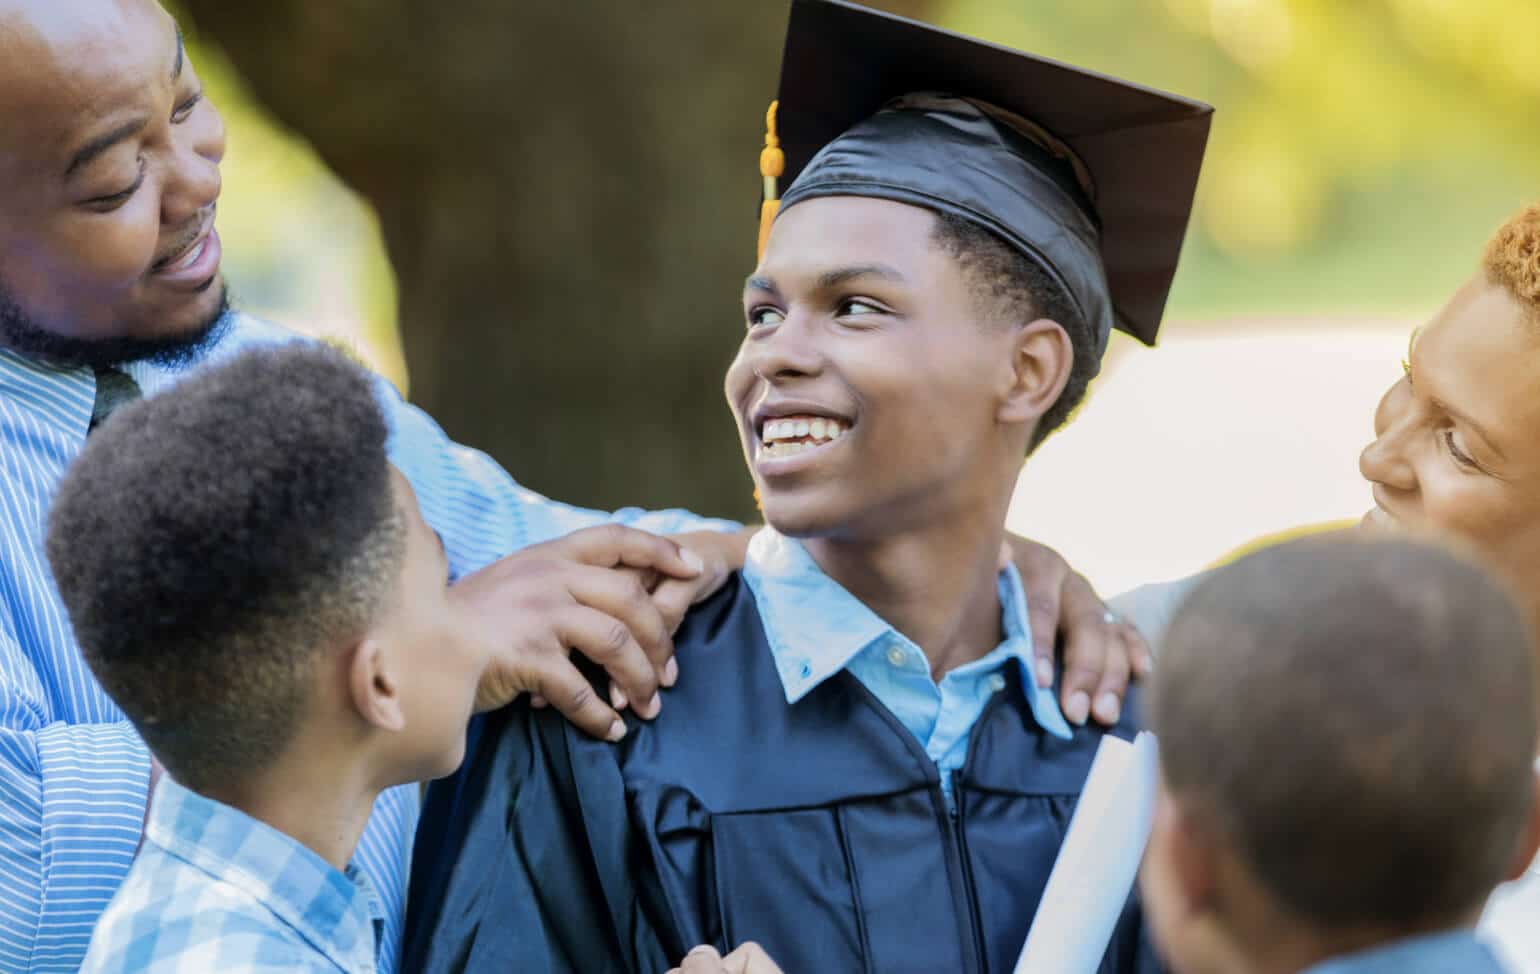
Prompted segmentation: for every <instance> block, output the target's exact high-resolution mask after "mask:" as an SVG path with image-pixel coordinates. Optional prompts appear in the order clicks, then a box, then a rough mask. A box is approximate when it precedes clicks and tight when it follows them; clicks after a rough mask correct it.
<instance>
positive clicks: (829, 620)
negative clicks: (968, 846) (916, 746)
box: [743, 528, 1072, 800]
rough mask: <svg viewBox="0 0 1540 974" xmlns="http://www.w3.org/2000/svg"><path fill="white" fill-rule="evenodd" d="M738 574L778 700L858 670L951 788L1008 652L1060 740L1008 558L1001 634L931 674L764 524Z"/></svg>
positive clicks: (1061, 729) (1055, 709) (873, 616)
mask: <svg viewBox="0 0 1540 974" xmlns="http://www.w3.org/2000/svg"><path fill="white" fill-rule="evenodd" d="M743 578H744V581H745V582H747V583H748V586H749V589H750V590H751V591H752V592H753V593H754V599H755V601H756V602H757V603H758V606H759V613H760V617H761V618H762V619H763V620H764V623H765V633H766V635H767V636H768V637H769V641H770V651H771V653H772V654H773V655H774V656H775V667H776V670H777V672H779V673H780V677H781V685H782V687H784V688H785V690H786V702H787V703H792V704H794V703H796V702H797V701H798V700H801V699H802V698H803V697H805V696H806V695H807V694H808V693H809V692H810V691H811V690H812V689H813V688H814V687H816V686H818V685H819V684H820V683H822V682H824V681H825V680H827V679H829V678H830V677H831V676H833V675H834V674H836V673H838V672H839V671H841V670H849V671H850V674H851V675H852V676H854V677H855V678H856V679H858V680H860V681H861V683H862V684H864V685H865V686H866V688H867V689H868V690H870V691H871V692H872V694H873V696H875V697H876V698H877V699H878V700H879V701H881V702H882V705H883V706H885V707H887V708H888V710H890V711H892V713H893V716H895V717H897V718H898V720H899V722H900V723H902V724H903V725H904V726H905V727H906V728H908V729H909V732H910V733H912V734H913V735H914V736H915V739H916V740H918V741H919V742H920V743H921V744H922V745H924V747H925V753H926V754H928V755H930V758H931V760H932V761H934V762H936V767H937V769H939V771H940V772H941V786H942V788H943V790H944V791H945V792H946V794H947V798H948V800H950V798H951V789H952V774H953V773H954V772H955V771H957V770H958V769H959V768H961V767H962V766H963V763H964V762H965V761H966V760H967V758H968V740H969V737H970V736H971V734H972V732H973V725H974V724H976V723H978V719H979V718H980V717H981V716H983V713H984V707H985V706H986V705H987V704H988V703H989V700H990V698H991V697H993V696H994V695H995V694H996V693H997V692H999V691H1000V690H1001V689H1003V688H1004V687H1005V685H1006V681H1005V676H1004V675H1003V674H1002V673H1001V672H1000V671H1001V670H1002V669H1004V668H1005V667H1006V666H1007V665H1009V664H1010V663H1012V662H1013V661H1014V662H1015V663H1016V664H1017V665H1019V666H1020V667H1021V686H1022V688H1023V690H1024V691H1025V693H1026V697H1027V704H1028V706H1029V707H1030V708H1031V710H1032V716H1033V717H1034V718H1036V719H1037V722H1038V724H1039V725H1040V726H1041V727H1042V728H1043V729H1044V730H1046V731H1048V733H1050V734H1052V735H1054V736H1055V737H1059V738H1063V739H1065V740H1068V739H1069V738H1070V737H1071V736H1072V732H1071V730H1070V727H1069V724H1068V723H1067V722H1065V720H1064V715H1063V714H1062V713H1060V712H1059V704H1058V701H1057V700H1056V699H1055V698H1054V692H1053V690H1052V689H1051V688H1041V687H1038V685H1037V680H1036V679H1035V677H1034V676H1033V666H1034V659H1035V658H1034V656H1033V654H1032V635H1031V627H1030V626H1029V625H1028V622H1027V597H1026V593H1025V592H1023V591H1022V587H1021V577H1020V576H1019V575H1017V574H1016V569H1015V568H1014V567H1009V568H1007V569H1006V570H1005V571H1003V572H1001V573H1000V607H1001V621H1002V622H1003V628H1004V631H1005V641H1004V642H1002V643H1001V644H1000V645H998V646H996V647H995V648H994V649H993V650H991V651H990V652H989V653H987V654H986V655H984V656H983V657H981V658H979V659H976V660H974V661H973V662H971V663H966V664H964V665H962V666H959V667H957V668H956V669H954V670H952V671H951V672H949V673H947V674H946V675H945V676H943V677H942V678H941V682H940V684H937V683H936V681H935V680H933V679H932V678H931V675H930V662H929V660H927V659H926V657H925V653H924V651H922V650H921V649H920V647H919V646H916V645H915V644H914V642H913V641H912V640H910V639H909V638H908V637H906V636H905V635H904V634H903V633H901V632H899V631H898V630H897V629H894V628H893V627H892V626H890V625H889V624H888V623H886V622H884V621H883V620H882V618H881V617H879V616H878V615H877V613H875V612H873V611H872V610H871V609H869V608H867V607H866V605H865V604H863V603H862V602H861V601H859V600H858V599H857V598H856V597H855V596H853V595H851V594H850V593H849V592H847V591H846V590H845V589H844V587H843V586H841V585H840V584H839V583H838V582H836V581H835V580H834V579H832V578H830V577H829V576H828V575H825V574H824V573H823V570H822V569H820V568H819V567H818V563H817V562H815V561H813V557H812V555H810V554H808V552H807V549H806V548H804V547H803V546H802V544H801V543H800V542H798V541H796V540H794V539H792V538H788V537H786V536H784V535H782V534H779V533H777V532H776V531H774V530H773V529H771V528H764V529H762V530H761V531H760V532H759V533H758V534H756V535H755V536H754V540H753V541H751V542H750V543H749V552H748V558H747V560H746V562H745V564H744V568H743Z"/></svg>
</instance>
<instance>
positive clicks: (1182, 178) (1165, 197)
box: [761, 0, 1213, 346]
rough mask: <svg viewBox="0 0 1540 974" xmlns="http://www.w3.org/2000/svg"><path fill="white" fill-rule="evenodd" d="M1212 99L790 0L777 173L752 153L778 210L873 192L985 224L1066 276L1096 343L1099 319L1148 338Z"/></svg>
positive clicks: (1102, 329) (844, 7)
mask: <svg viewBox="0 0 1540 974" xmlns="http://www.w3.org/2000/svg"><path fill="white" fill-rule="evenodd" d="M905 96H915V97H905ZM901 97H902V99H903V100H902V101H900V102H899V103H897V107H898V108H899V110H897V111H883V109H884V107H885V106H889V105H890V102H893V101H894V99H899V98H901ZM1212 114H1213V109H1212V108H1211V107H1210V106H1208V105H1205V104H1203V103H1201V102H1196V101H1191V100H1188V99H1186V98H1180V97H1177V96H1175V95H1169V94H1166V93H1164V92H1160V91H1156V90H1154V89H1151V88H1145V87H1141V86H1139V85H1133V84H1129V83H1128V82H1125V81H1119V80H1117V79H1115V78H1110V77H1108V76H1106V75H1101V74H1097V73H1095V72H1092V71H1086V70H1083V69H1080V68H1076V67H1071V66H1069V65H1066V64H1061V63H1059V62H1056V61H1051V60H1048V59H1046V58H1040V57H1036V56H1034V55H1030V54H1024V53H1022V52H1020V51H1014V50H1011V49H1009V48H1005V47H1000V46H998V45H994V44H987V43H985V42H982V41H978V40H975V39H973V38H970V37H964V36H962V35H960V34H954V33H951V32H949V31H944V30H940V29H938V28H935V27H931V26H929V25H926V24H922V23H919V22H916V21H912V20H907V19H905V18H902V17H897V16H893V15H891V14H886V13H882V12H880V11H875V10H870V9H868V8H866V7H861V6H857V5H855V4H853V3H846V2H843V0H792V6H791V21H790V24H789V26H788V28H787V35H786V49H785V55H784V58H783V61H782V67H781V83H780V92H779V108H778V110H776V109H772V121H771V125H772V130H774V129H776V128H778V130H779V131H778V135H779V145H780V147H781V149H782V151H783V152H784V170H783V172H780V173H777V172H775V171H774V170H775V169H778V168H780V161H781V160H780V159H779V158H776V159H775V164H774V165H773V166H772V167H771V168H769V169H765V167H766V165H767V163H766V162H763V161H762V163H761V166H762V169H765V172H766V175H767V176H776V175H780V176H784V179H783V181H782V183H781V185H785V186H788V187H789V188H788V189H787V190H786V192H785V194H784V197H783V200H782V202H781V204H780V205H781V206H782V207H789V206H793V205H795V204H796V203H798V202H800V201H801V200H804V199H810V198H814V197H818V196H833V195H856V196H873V197H877V198H883V199H893V200H897V201H899V202H906V203H912V204H915V205H919V206H926V207H929V208H931V209H936V210H942V211H945V212H949V213H953V214H955V215H957V216H961V217H963V218H965V219H968V220H970V221H971V222H974V223H977V224H979V225H982V226H984V227H986V228H988V229H990V230H993V231H994V232H996V233H997V234H999V235H1000V236H1002V237H1003V238H1005V239H1006V240H1007V241H1008V242H1010V243H1011V244H1012V245H1013V246H1015V247H1016V248H1017V249H1019V250H1020V251H1021V252H1022V253H1024V254H1025V255H1026V256H1027V257H1028V258H1029V259H1032V260H1033V261H1035V262H1036V263H1038V264H1039V265H1041V266H1043V267H1044V269H1045V270H1047V271H1048V272H1049V273H1050V274H1052V275H1053V276H1055V277H1056V278H1057V279H1059V281H1060V282H1061V283H1062V284H1064V285H1065V287H1066V290H1067V291H1068V292H1069V294H1070V297H1071V299H1072V300H1074V301H1075V302H1076V303H1077V304H1078V305H1079V306H1080V310H1081V313H1082V314H1084V315H1085V316H1086V319H1087V321H1088V322H1089V323H1090V324H1091V325H1092V326H1093V327H1095V328H1096V329H1097V330H1098V334H1099V340H1100V344H1101V345H1102V346H1105V343H1106V340H1107V333H1108V331H1109V330H1110V329H1111V328H1112V327H1117V328H1119V329H1121V330H1122V331H1125V332H1127V333H1128V334H1130V335H1133V336H1134V337H1136V338H1138V339H1139V340H1140V341H1142V342H1144V343H1145V344H1147V345H1151V344H1154V342H1155V334H1156V332H1157V331H1158V330H1159V328H1160V319H1161V314H1162V312H1163V311H1164V309H1165V303H1166V295H1167V293H1168V292H1169V291H1170V288H1171V280H1172V277H1173V276H1174V275H1175V273H1176V265H1177V259H1178V256H1179V255H1180V253H1181V248H1182V238H1183V236H1184V235H1185V233H1186V229H1187V219H1188V215H1189V213H1190V212H1191V209H1192V199H1193V191H1194V189H1195V188H1196V184H1197V179H1198V170H1199V167H1200V165H1201V163H1202V160H1203V150H1204V146H1205V144H1206V143H1207V141H1208V131H1209V120H1210V117H1211V115H1212ZM767 144H768V145H771V146H774V144H775V134H772V135H771V136H770V137H768V138H767ZM773 151H774V150H773V148H772V149H768V150H767V152H766V156H767V157H770V156H771V154H772V153H773ZM766 182H767V194H768V195H769V196H771V197H773V195H774V186H775V184H774V182H773V181H772V180H769V179H767V181H766ZM769 210H770V213H769V215H770V216H772V217H773V214H774V206H773V205H772V206H771V207H770V208H769ZM1106 294H1110V296H1111V299H1112V307H1111V308H1108V307H1107V306H1106V302H1105V300H1104V299H1103V295H1106Z"/></svg>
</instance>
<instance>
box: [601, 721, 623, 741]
mask: <svg viewBox="0 0 1540 974" xmlns="http://www.w3.org/2000/svg"><path fill="white" fill-rule="evenodd" d="M625 736H626V722H625V721H623V720H621V719H620V718H619V717H616V718H615V723H613V724H611V725H610V732H609V733H608V734H605V735H604V739H605V740H606V741H609V742H610V743H611V744H614V743H615V742H616V741H618V740H620V739H621V738H623V737H625Z"/></svg>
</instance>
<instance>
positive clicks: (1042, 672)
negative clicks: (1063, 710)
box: [1037, 657, 1053, 687]
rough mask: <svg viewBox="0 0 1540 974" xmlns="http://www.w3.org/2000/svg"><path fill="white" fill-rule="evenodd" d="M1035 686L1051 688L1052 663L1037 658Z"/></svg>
mask: <svg viewBox="0 0 1540 974" xmlns="http://www.w3.org/2000/svg"><path fill="white" fill-rule="evenodd" d="M1037 685H1038V686H1040V687H1051V686H1053V661H1052V660H1048V659H1043V658H1041V657H1039V658H1038V661H1037Z"/></svg>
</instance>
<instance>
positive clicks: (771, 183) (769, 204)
mask: <svg viewBox="0 0 1540 974" xmlns="http://www.w3.org/2000/svg"><path fill="white" fill-rule="evenodd" d="M780 105H781V103H780V102H779V101H773V102H771V103H770V110H769V111H767V112H765V148H764V150H763V151H762V152H760V154H759V175H760V176H761V177H763V178H764V181H765V190H764V191H765V200H764V202H763V203H761V204H760V205H759V251H758V255H759V257H761V258H763V257H764V256H765V245H766V244H768V243H769V242H770V224H772V223H774V222H775V214H776V213H777V212H778V211H779V210H780V208H781V190H780V185H779V180H780V178H781V173H782V172H784V171H785V170H786V153H784V152H782V151H781V140H780V137H779V136H777V135H776V133H775V113H776V111H777V110H778V109H779V108H780Z"/></svg>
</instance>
